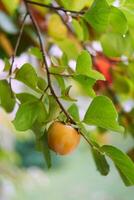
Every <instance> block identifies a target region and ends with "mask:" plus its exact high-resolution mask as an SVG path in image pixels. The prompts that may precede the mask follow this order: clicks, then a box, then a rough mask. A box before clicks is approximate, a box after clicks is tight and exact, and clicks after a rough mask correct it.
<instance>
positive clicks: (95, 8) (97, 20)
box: [84, 0, 110, 32]
mask: <svg viewBox="0 0 134 200" xmlns="http://www.w3.org/2000/svg"><path fill="white" fill-rule="evenodd" d="M109 13H110V7H109V5H108V3H107V1H106V0H101V1H100V0H95V1H94V3H93V4H92V6H91V8H90V9H89V10H88V11H87V12H86V13H85V15H84V18H85V20H86V21H87V22H88V23H89V24H90V25H91V26H92V27H93V28H94V29H95V30H96V31H98V32H104V31H105V30H106V28H107V25H108V18H109Z"/></svg>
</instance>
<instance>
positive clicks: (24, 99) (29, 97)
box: [16, 92, 38, 103]
mask: <svg viewBox="0 0 134 200" xmlns="http://www.w3.org/2000/svg"><path fill="white" fill-rule="evenodd" d="M16 97H17V99H19V101H20V102H21V103H25V102H28V101H36V100H38V98H37V97H36V96H34V95H32V94H30V93H25V92H23V93H18V94H16Z"/></svg>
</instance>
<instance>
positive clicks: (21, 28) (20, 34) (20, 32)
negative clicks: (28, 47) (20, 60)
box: [9, 13, 28, 87]
mask: <svg viewBox="0 0 134 200" xmlns="http://www.w3.org/2000/svg"><path fill="white" fill-rule="evenodd" d="M27 16H28V13H26V14H25V16H24V18H23V20H22V23H21V27H20V31H19V35H18V38H17V42H16V45H15V49H14V53H13V55H12V61H11V66H10V69H9V84H10V87H11V80H12V78H11V75H12V69H13V64H14V60H15V56H16V54H17V50H18V47H19V44H20V40H21V37H22V34H23V29H24V25H25V20H26V18H27Z"/></svg>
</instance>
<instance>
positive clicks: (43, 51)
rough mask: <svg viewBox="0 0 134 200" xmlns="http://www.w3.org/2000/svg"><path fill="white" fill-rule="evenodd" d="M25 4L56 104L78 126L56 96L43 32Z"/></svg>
mask: <svg viewBox="0 0 134 200" xmlns="http://www.w3.org/2000/svg"><path fill="white" fill-rule="evenodd" d="M24 3H25V6H26V10H27V13H28V14H29V16H30V18H31V21H32V24H33V27H34V29H35V31H36V34H37V37H38V40H39V44H40V49H41V53H42V57H43V62H44V65H45V68H46V74H47V81H48V87H49V89H50V92H51V94H52V95H53V97H54V98H55V100H56V102H57V103H58V105H59V107H60V108H61V110H62V111H63V113H64V114H65V115H66V117H67V119H68V121H70V122H71V123H73V124H76V123H75V121H74V120H73V119H72V117H71V116H70V115H69V113H68V112H67V111H66V109H65V108H64V106H63V105H62V103H61V102H60V100H59V99H58V97H57V95H56V93H55V91H54V89H53V86H52V83H51V78H50V73H49V67H48V64H47V60H46V51H45V49H44V45H43V42H42V39H41V32H40V29H39V26H38V24H37V22H36V19H35V18H34V16H33V14H32V11H31V10H30V7H29V5H28V2H27V1H26V0H24Z"/></svg>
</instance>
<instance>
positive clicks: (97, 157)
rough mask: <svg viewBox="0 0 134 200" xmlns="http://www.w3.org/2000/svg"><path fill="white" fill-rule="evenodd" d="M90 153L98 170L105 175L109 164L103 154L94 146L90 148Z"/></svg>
mask: <svg viewBox="0 0 134 200" xmlns="http://www.w3.org/2000/svg"><path fill="white" fill-rule="evenodd" d="M92 154H93V158H94V161H95V164H96V167H97V169H98V171H99V172H100V173H101V174H102V175H104V176H106V175H107V174H108V173H109V165H108V163H107V161H106V158H105V156H104V155H103V154H102V153H100V152H99V151H98V150H96V149H95V148H92Z"/></svg>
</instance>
